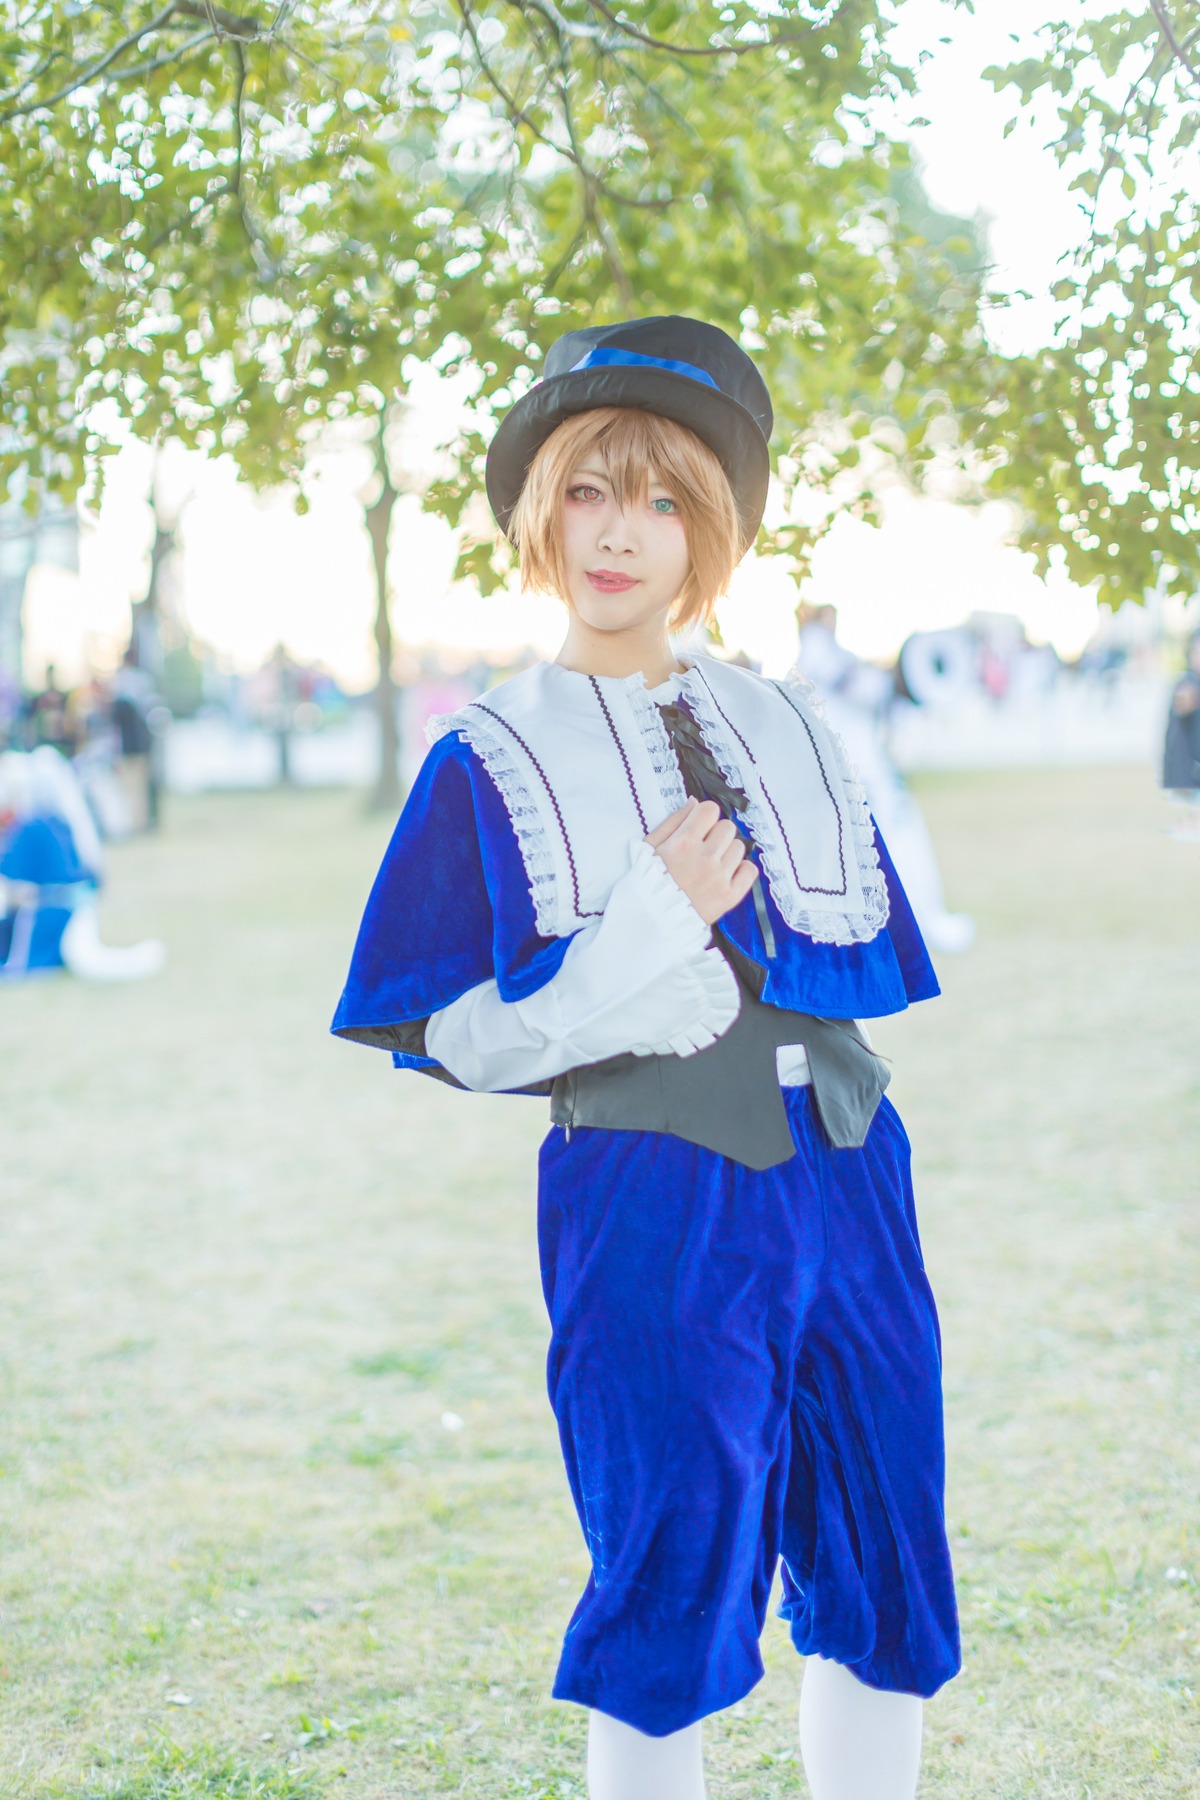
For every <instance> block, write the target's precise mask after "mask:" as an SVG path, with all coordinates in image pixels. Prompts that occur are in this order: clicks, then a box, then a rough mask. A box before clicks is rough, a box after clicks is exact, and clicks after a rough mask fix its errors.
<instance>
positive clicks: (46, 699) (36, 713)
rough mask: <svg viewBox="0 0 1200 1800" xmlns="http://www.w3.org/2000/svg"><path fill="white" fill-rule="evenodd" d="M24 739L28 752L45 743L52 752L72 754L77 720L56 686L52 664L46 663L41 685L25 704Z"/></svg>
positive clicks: (66, 696) (66, 693)
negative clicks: (44, 675) (59, 751)
mask: <svg viewBox="0 0 1200 1800" xmlns="http://www.w3.org/2000/svg"><path fill="white" fill-rule="evenodd" d="M25 737H26V742H27V745H28V748H29V749H30V750H36V749H38V748H39V747H40V746H41V745H43V744H46V745H49V746H50V748H51V749H53V750H61V751H62V753H63V755H64V756H73V755H74V754H75V750H76V747H77V744H78V721H77V720H76V718H75V716H74V711H73V708H72V706H71V695H70V692H69V690H68V689H66V688H63V687H60V686H59V684H58V670H57V669H56V667H55V665H54V664H53V663H47V664H46V677H45V682H44V685H43V686H42V687H40V688H39V689H38V690H37V691H36V693H34V694H31V695H30V697H29V699H28V701H27V702H26V705H25Z"/></svg>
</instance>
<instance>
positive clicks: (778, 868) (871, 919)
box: [682, 665, 888, 944]
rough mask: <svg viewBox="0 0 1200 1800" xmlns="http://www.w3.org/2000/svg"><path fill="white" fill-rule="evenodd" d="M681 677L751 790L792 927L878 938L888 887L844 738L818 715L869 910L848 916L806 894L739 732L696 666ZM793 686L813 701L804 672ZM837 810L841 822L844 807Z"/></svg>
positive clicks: (826, 938)
mask: <svg viewBox="0 0 1200 1800" xmlns="http://www.w3.org/2000/svg"><path fill="white" fill-rule="evenodd" d="M793 673H795V671H793ZM682 679H683V686H684V688H685V690H686V692H687V696H688V699H689V700H690V701H691V703H692V706H693V708H694V710H695V714H696V719H697V722H698V723H699V726H700V730H701V734H702V736H703V738H704V742H705V744H706V745H707V747H708V749H709V751H710V752H711V754H712V756H713V759H714V760H715V762H716V764H717V767H718V768H719V769H720V771H721V774H722V775H723V776H724V777H725V780H726V781H728V782H729V783H730V784H731V785H732V786H735V787H741V788H744V789H745V790H746V796H747V801H748V806H747V809H746V814H745V818H746V823H747V825H748V826H749V828H750V835H751V836H752V837H753V839H754V842H755V843H756V844H757V846H758V850H759V854H760V856H761V857H762V864H763V869H764V870H765V872H766V876H767V880H768V882H769V884H770V888H771V898H772V899H773V900H774V902H775V904H776V906H777V907H778V908H779V911H780V913H781V915H782V917H783V920H784V922H785V924H787V925H789V926H790V927H791V929H792V930H793V931H802V932H803V933H804V934H805V936H806V937H810V938H812V940H813V942H814V943H817V944H858V943H868V942H869V941H870V940H871V939H872V938H874V937H877V936H878V934H879V932H880V930H881V928H882V926H883V925H884V923H885V922H886V920H887V913H888V908H887V888H886V886H885V884H884V880H883V875H882V873H881V872H880V869H879V859H878V857H877V856H876V854H875V846H874V842H873V839H872V835H871V825H870V815H869V812H868V810H867V802H866V795H865V794H864V792H863V790H862V787H861V785H860V784H859V783H858V781H857V780H856V779H855V777H854V774H853V772H852V770H851V768H850V765H849V762H848V760H847V758H846V752H845V750H844V748H843V746H842V744H841V742H840V740H839V739H838V738H836V737H835V736H834V734H833V732H832V731H830V730H829V727H828V725H827V724H826V723H825V721H824V719H823V718H821V717H820V715H819V714H818V715H817V716H818V718H820V722H821V724H822V726H823V728H824V730H825V731H826V732H827V733H828V736H829V741H830V744H831V745H832V747H833V752H834V756H835V758H836V760H837V775H838V777H839V779H840V782H841V786H842V791H843V795H844V798H845V810H846V815H847V817H848V820H849V825H850V835H851V839H852V842H853V847H854V855H855V861H856V864H857V867H858V872H859V878H860V880H861V883H862V890H863V901H864V911H863V912H862V913H861V914H857V915H855V916H849V915H847V913H846V911H845V910H844V909H843V908H838V907H837V906H823V905H821V903H820V901H819V900H817V901H815V902H814V901H813V900H812V899H811V898H807V897H805V896H804V895H802V893H801V891H800V889H799V887H798V886H797V883H796V879H795V875H794V873H793V870H792V867H791V859H790V857H789V855H788V850H787V846H786V844H785V843H784V841H783V837H782V834H781V830H780V827H779V825H778V824H777V822H776V819H775V816H774V813H773V812H772V811H771V809H770V808H769V807H768V806H766V805H765V804H764V803H763V801H762V800H761V799H760V798H759V796H758V793H757V792H755V791H754V789H755V788H757V787H759V786H761V782H760V781H756V780H755V779H754V771H753V769H752V767H749V766H747V763H746V761H745V756H744V753H743V752H742V750H741V745H740V743H735V741H734V737H735V734H734V733H733V732H732V728H731V727H730V726H728V725H727V724H726V721H725V718H724V716H723V714H722V712H721V709H720V707H719V706H718V705H717V703H716V699H715V696H714V695H713V693H712V690H711V689H710V688H709V685H708V683H707V681H706V680H705V679H704V676H703V673H702V672H701V670H700V669H699V668H697V667H696V666H695V665H693V666H692V667H691V668H689V670H688V672H687V674H686V675H685V676H684V677H683V678H682ZM788 685H795V687H796V689H797V697H798V698H799V699H800V700H801V702H802V703H803V704H805V705H807V706H810V707H811V706H812V701H811V699H810V696H809V694H808V693H806V692H805V691H804V690H805V687H806V686H807V685H808V684H807V683H805V682H804V679H803V677H801V679H800V681H799V682H796V683H792V682H791V678H790V677H789V682H788ZM813 711H814V712H816V709H815V708H813ZM832 804H834V805H835V806H836V804H837V803H836V801H834V802H832ZM838 810H839V823H840V817H841V809H840V808H839V809H838Z"/></svg>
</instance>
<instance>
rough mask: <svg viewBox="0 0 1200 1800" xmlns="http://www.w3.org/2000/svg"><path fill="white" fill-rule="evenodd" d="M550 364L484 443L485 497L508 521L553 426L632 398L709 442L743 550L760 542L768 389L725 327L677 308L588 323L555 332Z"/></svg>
mask: <svg viewBox="0 0 1200 1800" xmlns="http://www.w3.org/2000/svg"><path fill="white" fill-rule="evenodd" d="M545 370H546V372H545V374H544V376H543V377H542V379H541V381H539V382H538V383H537V384H536V385H535V386H534V387H532V388H530V390H529V392H528V393H527V394H523V395H522V396H521V398H520V399H519V400H518V401H517V402H516V404H515V405H514V406H513V407H512V408H511V409H510V411H509V412H507V413H506V414H505V416H504V418H503V419H502V420H501V423H500V428H499V430H498V431H497V432H496V435H495V437H494V438H493V439H492V442H491V445H490V447H489V449H488V454H487V493H488V499H489V500H490V501H491V505H492V511H493V512H494V513H495V515H496V518H497V519H498V520H499V522H500V525H501V527H502V529H503V530H505V531H507V530H508V524H509V520H510V519H511V517H512V512H513V508H514V506H515V505H516V504H517V500H518V499H519V497H520V493H521V489H522V488H523V487H524V485H525V477H526V475H527V474H528V473H529V465H530V463H531V462H532V461H533V459H534V457H535V455H536V454H537V452H538V450H539V449H540V448H541V446H542V444H544V443H545V441H546V439H547V438H548V437H549V436H550V433H551V432H552V431H553V430H554V429H555V427H556V426H558V425H561V424H562V422H563V420H564V419H567V418H570V417H571V415H572V414H573V413H581V412H591V411H592V409H593V408H594V407H597V406H633V407H638V408H640V409H641V410H642V411H643V412H652V413H660V414H661V415H662V417H663V418H666V419H674V420H675V421H676V422H677V423H678V424H680V425H686V426H687V427H688V429H689V430H690V431H694V432H695V434H696V436H697V437H698V438H700V439H701V440H702V441H703V442H704V443H706V444H707V445H708V447H709V449H710V450H711V451H712V452H713V454H714V455H715V456H716V457H717V459H718V461H719V462H720V464H721V467H722V468H723V469H724V471H725V474H726V476H727V477H728V479H729V485H730V487H731V488H732V489H733V497H734V500H735V502H736V504H737V510H738V518H739V519H740V521H741V526H742V547H743V549H746V548H748V547H749V545H750V544H752V543H753V542H754V535H755V533H756V532H757V530H758V527H759V524H760V522H761V520H762V516H763V508H764V506H765V505H766V500H767V477H768V475H769V474H770V458H769V455H768V451H767V439H768V438H769V437H770V435H771V424H772V414H771V396H770V395H769V394H768V392H767V386H766V383H765V382H764V380H763V378H762V376H761V375H760V374H759V372H758V370H757V369H756V368H755V366H754V364H753V363H752V362H751V361H750V358H749V357H748V356H747V355H746V352H745V351H744V350H742V349H740V348H739V346H738V345H737V344H735V343H734V341H733V339H732V338H731V337H730V336H729V335H728V333H727V332H724V331H722V330H721V328H720V326H718V325H706V324H704V323H703V321H702V320H700V319H686V318H683V317H681V316H680V315H679V314H677V313H672V314H669V315H667V316H665V317H662V318H656V319H627V320H625V322H624V323H623V324H620V325H592V326H589V327H588V328H587V329H586V330H585V331H569V332H568V333H567V335H566V336H565V337H561V338H559V340H558V342H557V343H556V344H553V345H552V346H551V348H550V349H549V350H548V351H547V353H546V362H545Z"/></svg>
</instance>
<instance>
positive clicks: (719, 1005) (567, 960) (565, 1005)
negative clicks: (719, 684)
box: [425, 675, 809, 1093]
mask: <svg viewBox="0 0 1200 1800" xmlns="http://www.w3.org/2000/svg"><path fill="white" fill-rule="evenodd" d="M648 692H649V693H650V695H651V697H652V698H653V699H654V700H655V701H657V702H659V703H660V704H661V703H663V702H665V701H669V700H674V699H675V698H676V696H677V695H678V693H679V678H678V676H677V675H671V676H669V677H668V678H667V680H666V681H665V682H662V683H661V684H660V685H659V686H658V687H655V688H650V689H648ZM738 1006H739V999H738V985H737V979H736V977H735V976H734V973H733V971H732V969H731V968H730V967H729V964H728V963H727V962H726V960H725V958H724V957H723V956H722V954H721V952H720V951H719V950H718V949H716V948H715V947H714V946H713V943H712V933H711V931H710V930H709V927H708V925H707V924H706V923H705V921H704V920H703V919H702V918H701V917H700V914H699V913H698V912H697V911H696V909H695V907H694V906H693V905H692V903H691V901H690V900H689V899H688V897H687V895H686V894H685V893H684V891H683V889H682V888H681V887H680V886H679V884H678V883H677V882H676V880H675V878H674V877H673V876H672V874H671V872H670V870H669V869H668V868H667V865H666V863H665V862H664V861H663V859H662V857H661V856H659V854H658V852H657V850H655V849H654V848H653V847H652V846H651V845H650V844H647V843H646V842H645V841H644V840H643V839H635V840H634V841H633V842H632V843H631V845H630V866H629V869H628V872H627V873H626V874H624V875H622V876H621V877H620V879H619V880H618V881H617V882H616V884H615V885H614V887H613V890H612V894H611V895H610V897H609V901H608V905H607V906H606V907H605V910H604V916H603V918H602V919H600V920H599V921H598V923H596V924H595V925H588V926H585V927H584V928H583V929H582V930H580V931H578V932H576V934H575V936H574V937H573V938H572V940H571V942H570V944H569V945H568V947H567V951H566V954H565V956H564V957H563V960H562V964H561V966H560V968H559V969H558V972H557V973H556V974H555V975H553V976H552V977H551V979H550V980H549V981H548V982H547V983H546V984H545V986H544V987H541V988H539V989H538V991H537V993H536V994H531V995H530V996H529V998H528V999H526V1000H511V1001H505V1000H501V998H500V995H499V990H498V988H497V984H496V983H495V981H484V982H481V983H480V984H479V985H478V986H477V987H473V988H470V989H469V990H468V991H467V993H465V994H463V995H461V996H460V998H459V999H457V1000H455V1001H453V1002H452V1003H451V1004H450V1005H449V1006H446V1007H443V1008H442V1009H441V1011H440V1012H435V1013H434V1014H433V1015H432V1017H431V1018H430V1020H429V1023H428V1025H427V1026H426V1029H425V1044H426V1048H427V1050H428V1052H429V1054H430V1056H432V1057H435V1058H436V1059H437V1061H438V1062H440V1063H441V1064H442V1066H443V1068H445V1069H448V1070H449V1071H450V1073H451V1074H452V1075H453V1076H455V1077H456V1078H457V1079H458V1080H459V1081H461V1082H462V1084H463V1086H464V1087H467V1088H473V1089H476V1090H478V1091H481V1092H485V1093H497V1092H499V1091H500V1090H501V1089H504V1088H515V1087H525V1086H526V1085H528V1084H529V1083H531V1082H535V1081H545V1080H549V1079H551V1078H552V1077H553V1076H555V1075H561V1074H564V1073H565V1072H566V1071H567V1070H568V1069H575V1068H578V1067H579V1066H580V1065H581V1064H583V1063H593V1062H602V1061H603V1060H604V1059H605V1058H606V1057H609V1056H618V1055H621V1054H623V1053H625V1052H632V1053H633V1054H634V1055H635V1056H663V1055H667V1054H671V1053H673V1054H674V1055H676V1056H692V1055H694V1054H695V1053H696V1051H697V1050H703V1049H705V1048H707V1046H708V1045H709V1044H712V1043H715V1041H716V1039H717V1038H719V1037H720V1036H722V1034H723V1033H724V1032H725V1031H727V1030H728V1029H729V1027H730V1025H732V1024H733V1021H734V1019H735V1018H736V1017H737V1013H738ZM776 1065H777V1068H778V1071H779V1080H780V1082H781V1084H782V1085H783V1086H785V1087H801V1086H803V1085H804V1084H805V1083H806V1082H807V1081H808V1079H809V1076H808V1062H807V1058H806V1057H805V1054H804V1046H803V1045H802V1044H788V1045H785V1046H782V1047H781V1048H780V1049H779V1050H778V1051H777V1052H776Z"/></svg>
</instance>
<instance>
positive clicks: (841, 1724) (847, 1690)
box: [587, 1656, 921, 1800]
mask: <svg viewBox="0 0 1200 1800" xmlns="http://www.w3.org/2000/svg"><path fill="white" fill-rule="evenodd" d="M800 1754H801V1756H802V1757H803V1759H804V1773H805V1774H806V1775H807V1776H808V1784H809V1787H810V1788H811V1790H812V1800H913V1797H914V1795H915V1794H916V1791H917V1769H918V1767H919V1765H920V1761H921V1702H920V1700H918V1699H917V1698H916V1696H915V1695H913V1694H886V1693H882V1692H880V1691H879V1690H878V1689H876V1688H869V1687H864V1685H863V1683H862V1682H861V1681H858V1680H857V1679H856V1678H855V1676H853V1675H852V1674H851V1673H850V1671H849V1669H844V1668H843V1667H842V1666H841V1664H840V1663H835V1662H826V1661H825V1659H824V1658H823V1657H820V1656H810V1657H809V1658H808V1659H807V1661H806V1662H805V1665H804V1685H803V1687H802V1688H801V1691H800ZM587 1772H588V1793H589V1795H590V1796H591V1800H705V1789H704V1763H703V1758H702V1753H701V1746H700V1727H699V1725H689V1726H687V1728H686V1729H685V1730H683V1731H675V1732H672V1733H671V1735H670V1736H669V1737H662V1738H654V1737H647V1736H646V1735H645V1734H644V1733H643V1732H640V1731H635V1730H634V1729H633V1727H632V1725H623V1724H622V1723H621V1722H620V1720H619V1719H610V1718H609V1717H608V1715H607V1714H606V1713H600V1712H593V1713H592V1714H591V1715H590V1722H589V1729H588V1763H587Z"/></svg>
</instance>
